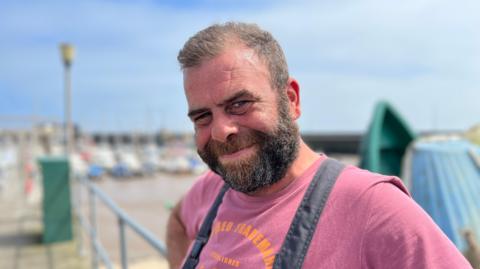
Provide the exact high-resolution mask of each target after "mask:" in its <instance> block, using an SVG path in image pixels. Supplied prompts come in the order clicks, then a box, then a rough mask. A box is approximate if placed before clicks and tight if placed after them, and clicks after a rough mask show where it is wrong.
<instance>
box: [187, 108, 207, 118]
mask: <svg viewBox="0 0 480 269" xmlns="http://www.w3.org/2000/svg"><path fill="white" fill-rule="evenodd" d="M205 112H208V109H207V108H199V109H194V110H190V111H189V112H188V114H187V115H188V117H189V118H192V117H194V116H195V115H198V114H202V113H205Z"/></svg>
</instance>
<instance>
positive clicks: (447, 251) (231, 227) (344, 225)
mask: <svg viewBox="0 0 480 269" xmlns="http://www.w3.org/2000/svg"><path fill="white" fill-rule="evenodd" d="M178 60H179V62H180V64H181V67H182V70H183V75H184V88H185V95H186V98H187V101H188V107H189V112H188V116H189V118H190V119H191V121H192V122H193V124H194V128H195V143H196V146H197V149H198V153H199V155H200V156H201V158H202V159H203V160H204V161H205V163H207V164H208V166H209V167H210V169H211V171H210V172H207V173H206V174H204V175H202V176H201V177H200V179H199V180H198V181H197V182H196V184H195V185H194V186H193V187H192V189H191V190H190V191H189V192H188V194H187V195H186V196H185V197H184V198H183V199H182V201H180V202H179V204H178V205H177V206H176V207H175V208H174V209H173V212H172V215H171V217H170V219H169V223H168V229H167V230H168V231H167V246H168V249H169V256H168V259H169V262H170V265H171V267H172V268H178V267H180V266H181V265H182V263H183V262H184V259H185V256H186V255H187V251H188V249H189V246H190V245H191V242H192V241H193V240H194V239H195V236H196V234H197V233H198V231H199V229H200V226H201V224H202V222H203V220H204V218H205V215H206V214H207V212H208V210H209V208H210V206H211V205H212V203H213V201H214V200H215V198H216V196H217V194H218V193H219V191H220V189H221V188H222V186H223V184H224V183H226V184H228V186H230V189H229V190H227V192H226V193H225V196H224V198H223V201H222V203H221V204H220V207H219V209H218V214H217V216H216V218H215V220H214V222H213V225H212V232H211V235H210V237H209V240H208V242H207V244H206V245H205V247H204V248H203V249H202V251H201V254H200V259H199V263H198V266H197V268H272V265H273V263H274V260H275V254H276V253H278V252H279V250H280V248H281V246H282V242H283V240H284V239H285V236H286V233H287V231H288V229H289V227H290V224H291V222H292V219H293V216H294V214H295V211H296V210H297V208H298V206H299V204H300V201H301V200H302V198H303V195H304V193H305V190H306V189H307V187H308V185H309V183H310V181H311V180H312V177H313V175H314V174H315V172H316V170H317V169H318V168H319V167H320V165H321V164H322V163H323V162H324V161H325V160H326V159H327V157H326V156H325V155H319V154H317V153H315V152H314V151H313V150H312V149H310V148H309V147H308V146H307V145H306V144H305V143H304V142H303V141H302V139H301V137H300V135H299V131H298V128H297V124H296V120H297V119H298V118H299V117H300V114H301V110H300V95H299V94H300V86H299V84H298V82H297V81H296V80H295V79H293V78H292V77H290V76H289V74H288V69H287V64H286V61H285V57H284V55H283V52H282V50H281V48H280V46H279V44H278V43H277V41H276V40H275V39H274V38H273V37H272V35H271V34H270V33H268V32H266V31H263V30H261V29H260V28H258V26H256V25H251V24H244V23H226V24H223V25H213V26H210V27H208V28H206V29H204V30H202V31H200V32H198V33H197V34H196V35H194V36H193V37H191V38H190V39H189V40H188V41H187V43H186V44H185V45H184V47H183V49H182V50H181V51H180V53H179V55H178ZM339 105H341V104H339ZM302 268H470V267H469V265H468V262H466V260H465V259H464V258H463V256H462V255H461V254H460V253H459V252H458V251H457V250H456V248H455V246H454V245H453V244H452V243H451V242H450V241H449V240H448V238H447V237H446V236H445V235H444V234H443V233H442V232H441V231H440V230H439V228H438V227H437V226H436V225H435V224H434V223H433V221H432V220H431V219H430V218H429V217H428V215H427V214H426V213H425V212H424V211H423V210H422V209H421V208H420V207H419V206H418V205H417V204H415V203H414V201H413V200H412V199H411V198H410V197H409V196H408V192H407V190H406V189H405V188H404V186H403V185H402V183H401V182H400V181H399V180H398V179H397V178H394V177H389V176H382V175H378V174H373V173H370V172H368V171H365V170H361V169H358V168H356V167H353V166H347V167H345V168H344V169H343V171H342V172H341V174H340V176H339V177H338V179H337V181H336V183H335V185H334V187H333V189H332V191H331V193H330V196H329V198H328V201H327V203H326V205H325V208H324V210H323V213H322V214H321V217H320V220H319V222H318V225H317V227H316V229H315V233H314V236H313V239H312V242H311V244H310V246H309V248H308V253H307V254H306V256H305V260H304V263H303V267H302Z"/></svg>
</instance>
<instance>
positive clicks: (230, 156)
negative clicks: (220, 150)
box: [218, 144, 256, 164]
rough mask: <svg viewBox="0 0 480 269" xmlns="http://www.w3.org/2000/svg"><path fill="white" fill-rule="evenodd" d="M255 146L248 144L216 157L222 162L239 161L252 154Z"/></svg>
mask: <svg viewBox="0 0 480 269" xmlns="http://www.w3.org/2000/svg"><path fill="white" fill-rule="evenodd" d="M255 148H256V145H255V144H252V145H250V146H247V147H244V148H241V149H239V150H237V151H234V152H231V153H225V154H222V155H220V156H219V157H218V159H219V161H220V162H221V163H222V164H225V163H231V162H235V161H239V160H242V159H245V158H247V157H249V156H251V155H252V154H254V153H255V151H256V150H255Z"/></svg>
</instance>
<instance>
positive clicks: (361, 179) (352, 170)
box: [335, 165, 410, 195]
mask: <svg viewBox="0 0 480 269" xmlns="http://www.w3.org/2000/svg"><path fill="white" fill-rule="evenodd" d="M383 183H388V184H392V185H393V186H395V187H396V188H398V189H399V190H400V191H402V192H404V193H406V194H408V195H410V194H409V192H408V190H407V188H406V187H405V185H404V184H403V183H402V181H401V180H400V179H399V178H398V177H396V176H391V175H382V174H377V173H373V172H371V171H368V170H364V169H361V168H358V167H356V166H353V165H346V166H345V168H344V169H343V171H342V173H341V174H340V175H339V178H338V183H337V184H336V187H335V188H337V189H341V190H342V191H343V192H346V193H347V194H353V193H357V194H360V193H363V192H365V191H368V190H370V189H372V188H375V187H376V186H378V185H381V184H383Z"/></svg>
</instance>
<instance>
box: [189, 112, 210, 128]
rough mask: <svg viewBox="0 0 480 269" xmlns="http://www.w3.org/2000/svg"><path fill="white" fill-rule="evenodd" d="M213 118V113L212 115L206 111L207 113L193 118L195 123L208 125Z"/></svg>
mask: <svg viewBox="0 0 480 269" xmlns="http://www.w3.org/2000/svg"><path fill="white" fill-rule="evenodd" d="M211 119H212V115H210V113H205V114H201V115H199V116H198V117H195V118H194V119H193V122H194V123H195V125H200V126H202V125H207V124H209V123H210V121H211Z"/></svg>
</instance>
